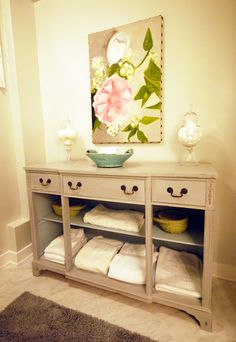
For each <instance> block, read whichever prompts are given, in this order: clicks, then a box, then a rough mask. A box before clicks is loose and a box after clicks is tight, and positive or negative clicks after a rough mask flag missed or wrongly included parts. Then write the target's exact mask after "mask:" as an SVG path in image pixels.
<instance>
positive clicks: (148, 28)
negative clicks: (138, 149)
mask: <svg viewBox="0 0 236 342" xmlns="http://www.w3.org/2000/svg"><path fill="white" fill-rule="evenodd" d="M162 29H163V25H162V17H161V16H157V17H153V18H149V19H146V20H142V21H139V22H135V23H131V24H128V25H124V26H119V27H116V28H112V29H109V30H106V31H102V32H97V33H93V34H89V37H88V39H89V58H90V81H91V111H92V132H93V133H92V134H93V143H95V144H96V143H97V144H102V143H108V144H109V143H159V142H161V140H162V71H161V67H162Z"/></svg>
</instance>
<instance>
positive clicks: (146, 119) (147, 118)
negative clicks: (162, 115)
mask: <svg viewBox="0 0 236 342" xmlns="http://www.w3.org/2000/svg"><path fill="white" fill-rule="evenodd" d="M158 119H159V118H158V117H156V116H143V117H142V119H141V120H140V122H141V123H142V124H144V125H149V124H151V123H153V122H154V121H157V120H158Z"/></svg>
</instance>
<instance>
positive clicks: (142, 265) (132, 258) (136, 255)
mask: <svg viewBox="0 0 236 342" xmlns="http://www.w3.org/2000/svg"><path fill="white" fill-rule="evenodd" d="M153 251H154V245H153ZM157 254H158V253H157V252H153V265H154V264H155V262H156V259H157ZM108 277H109V278H113V279H117V280H121V281H125V282H127V283H131V284H145V282H146V246H145V244H133V243H128V242H126V243H125V244H124V245H123V247H122V248H121V250H120V252H119V253H118V254H117V255H115V257H114V258H113V259H112V261H111V264H110V268H109V272H108Z"/></svg>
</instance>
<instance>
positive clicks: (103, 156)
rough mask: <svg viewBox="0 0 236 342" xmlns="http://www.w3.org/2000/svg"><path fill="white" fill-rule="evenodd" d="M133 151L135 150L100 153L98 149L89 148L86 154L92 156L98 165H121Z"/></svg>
mask: <svg viewBox="0 0 236 342" xmlns="http://www.w3.org/2000/svg"><path fill="white" fill-rule="evenodd" d="M133 153H134V151H133V150H132V149H129V150H127V151H125V152H122V153H117V152H116V153H100V152H99V151H96V150H88V151H87V152H86V156H87V157H88V158H90V159H91V160H92V161H93V162H94V163H95V164H96V165H97V167H121V166H122V165H123V164H124V162H125V161H126V160H127V159H129V158H130V157H131V156H132V155H133Z"/></svg>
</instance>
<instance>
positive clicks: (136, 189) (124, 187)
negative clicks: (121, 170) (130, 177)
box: [120, 185, 138, 195]
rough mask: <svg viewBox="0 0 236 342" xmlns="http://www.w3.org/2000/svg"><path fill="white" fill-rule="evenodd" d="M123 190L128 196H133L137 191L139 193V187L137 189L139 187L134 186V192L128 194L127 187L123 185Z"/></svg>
mask: <svg viewBox="0 0 236 342" xmlns="http://www.w3.org/2000/svg"><path fill="white" fill-rule="evenodd" d="M120 188H121V190H123V191H124V193H125V194H126V195H133V194H134V193H135V192H136V191H138V187H137V185H134V186H133V188H132V192H128V191H126V186H125V185H121V187H120Z"/></svg>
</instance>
